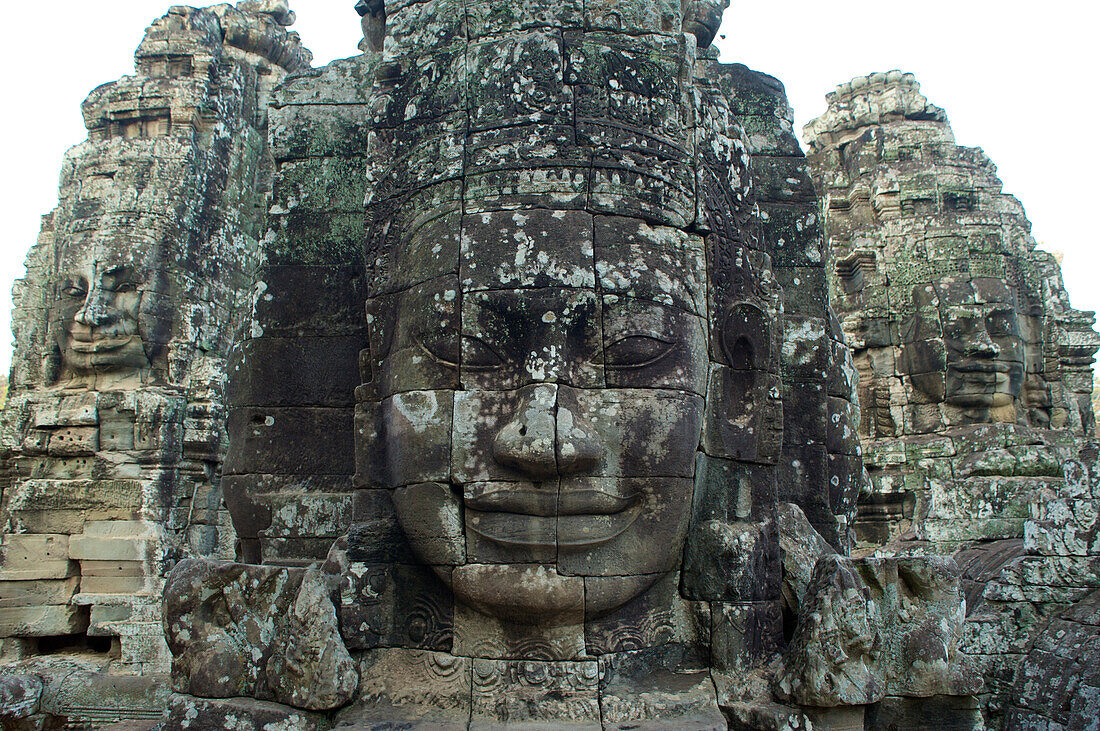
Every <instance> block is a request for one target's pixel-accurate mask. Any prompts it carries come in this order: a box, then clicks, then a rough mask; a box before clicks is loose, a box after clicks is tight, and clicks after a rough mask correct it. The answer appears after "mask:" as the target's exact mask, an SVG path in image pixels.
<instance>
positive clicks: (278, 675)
mask: <svg viewBox="0 0 1100 731" xmlns="http://www.w3.org/2000/svg"><path fill="white" fill-rule="evenodd" d="M330 594H331V589H330V587H329V586H328V583H327V582H326V581H325V575H324V574H322V573H321V572H320V571H315V570H310V571H307V572H306V573H305V576H304V577H302V583H301V586H300V587H299V588H298V594H297V596H295V597H294V603H293V604H291V606H290V609H289V613H288V616H287V618H286V619H287V621H286V623H285V624H284V625H283V626H282V627H281V628H280V631H279V633H278V634H277V635H276V637H277V642H278V645H277V646H276V648H275V650H274V652H273V653H272V655H271V657H270V658H269V659H268V661H267V668H266V673H267V685H268V687H269V688H270V689H271V691H272V693H273V694H274V696H275V700H277V701H279V702H281V703H285V704H287V705H290V706H294V707H295V708H305V709H307V710H316V711H326V710H330V709H333V708H339V707H340V706H343V705H345V704H346V703H347V702H348V701H350V700H351V699H352V697H353V695H354V693H355V690H356V688H357V687H358V685H359V676H358V674H357V673H356V670H355V663H354V662H353V661H352V659H351V656H350V655H349V654H348V651H347V648H345V646H344V642H343V640H342V639H341V637H340V632H339V630H338V629H337V620H336V610H335V608H334V607H333V606H332V600H331V599H330V598H329V595H330Z"/></svg>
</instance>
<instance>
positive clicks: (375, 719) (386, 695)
mask: <svg viewBox="0 0 1100 731" xmlns="http://www.w3.org/2000/svg"><path fill="white" fill-rule="evenodd" d="M471 663H472V661H471V660H470V659H469V658H464V657H456V656H454V655H450V654H445V653H439V652H426V651H423V650H408V649H398V648H385V649H376V650H369V651H367V652H365V653H363V655H362V659H361V660H360V663H359V677H360V681H359V697H358V699H357V700H356V702H355V703H354V704H353V705H352V706H350V707H349V708H347V709H345V710H344V711H342V712H341V713H340V714H339V715H338V716H337V721H336V723H337V727H339V728H352V729H354V728H379V727H382V728H385V727H386V726H389V725H391V724H392V725H398V724H402V725H403V724H408V725H409V726H411V727H413V728H415V727H417V726H422V727H424V728H434V729H439V730H440V731H462V730H463V729H466V728H467V727H468V726H469V722H470V691H471V682H472V676H471V673H470V665H471Z"/></svg>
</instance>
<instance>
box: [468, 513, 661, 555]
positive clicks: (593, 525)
mask: <svg viewBox="0 0 1100 731" xmlns="http://www.w3.org/2000/svg"><path fill="white" fill-rule="evenodd" d="M474 512H475V514H476V520H471V521H469V523H468V526H469V530H470V531H471V532H473V533H475V534H476V535H478V536H480V537H481V538H484V539H485V540H488V541H492V542H493V543H496V544H498V545H501V546H506V547H510V548H517V549H520V548H522V549H531V548H542V549H546V548H553V547H554V546H555V545H556V546H557V547H558V548H559V549H567V550H583V549H591V548H594V547H596V546H599V545H600V544H603V543H607V542H608V541H612V540H614V539H615V538H618V537H619V536H620V535H622V534H623V533H624V532H625V531H626V530H627V529H628V528H630V526H632V525H633V524H634V522H635V521H636V520H637V519H638V517H639V516H640V515H641V513H642V511H641V506H640V505H635V506H634V507H633V508H631V509H628V510H624V511H620V512H619V513H616V514H615V515H560V516H558V517H557V518H556V519H555V518H553V517H551V516H537V515H528V514H517V513H502V512H488V513H482V512H479V511H474Z"/></svg>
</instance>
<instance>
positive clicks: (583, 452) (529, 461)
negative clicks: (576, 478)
mask: <svg viewBox="0 0 1100 731" xmlns="http://www.w3.org/2000/svg"><path fill="white" fill-rule="evenodd" d="M493 457H494V458H495V459H496V460H497V462H499V463H500V464H502V465H505V466H507V467H511V468H513V469H516V470H519V471H521V472H524V473H526V474H527V475H529V476H530V477H533V478H535V479H547V478H550V477H554V476H558V475H569V474H576V473H578V472H584V471H586V470H589V469H591V468H592V467H594V466H595V465H596V462H597V461H598V459H599V451H598V442H597V440H596V436H595V431H594V430H593V429H591V427H589V426H588V425H587V424H585V423H584V422H583V421H582V420H580V419H578V418H576V417H575V416H574V415H573V414H572V413H571V412H570V411H568V410H567V409H559V408H558V386H557V385H556V384H540V385H536V386H529V387H528V388H527V390H526V391H525V393H523V395H522V397H521V399H520V403H519V406H518V407H517V408H516V410H515V413H514V414H513V415H512V418H511V419H510V420H509V421H508V422H507V423H505V424H504V426H502V427H501V428H500V431H498V432H497V434H496V437H494V439H493Z"/></svg>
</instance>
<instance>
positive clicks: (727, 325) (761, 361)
mask: <svg viewBox="0 0 1100 731" xmlns="http://www.w3.org/2000/svg"><path fill="white" fill-rule="evenodd" d="M769 324H770V323H769V322H768V316H767V315H766V314H765V313H764V311H763V310H762V309H760V308H759V307H757V306H756V305H753V304H750V303H748V302H739V303H737V304H735V305H733V307H731V308H730V311H729V313H728V314H727V315H726V318H725V320H723V322H722V329H721V332H720V336H721V339H722V342H721V346H722V353H723V354H724V355H725V356H726V361H727V362H728V363H729V365H730V368H733V369H734V370H743V371H762V370H767V368H768V363H769V362H770V361H771V337H770V336H769V333H770V332H771V328H770V326H769Z"/></svg>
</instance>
